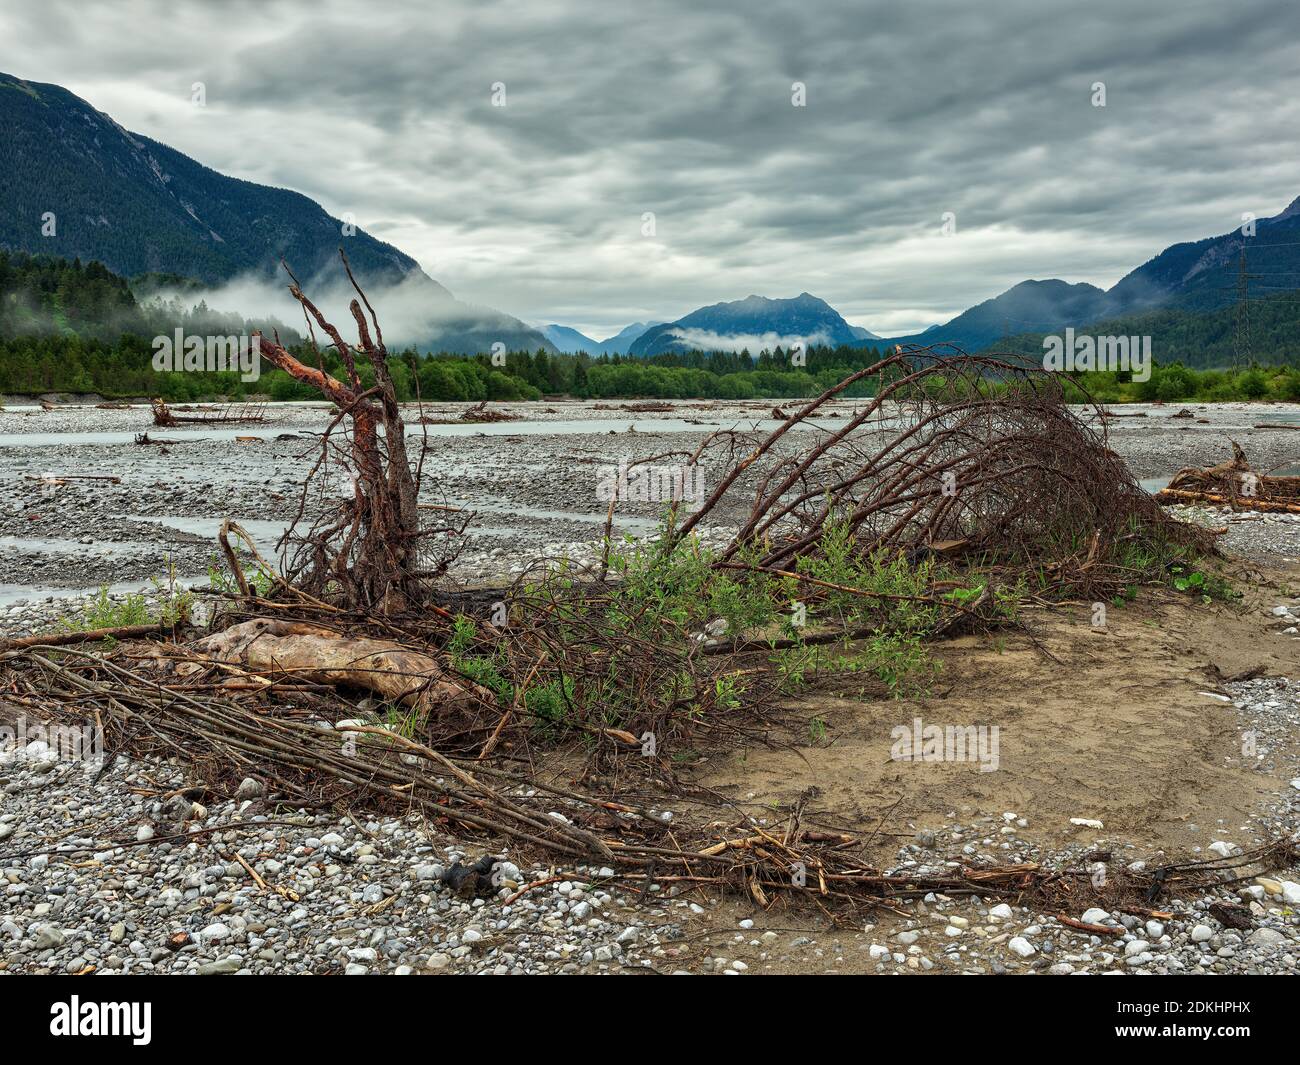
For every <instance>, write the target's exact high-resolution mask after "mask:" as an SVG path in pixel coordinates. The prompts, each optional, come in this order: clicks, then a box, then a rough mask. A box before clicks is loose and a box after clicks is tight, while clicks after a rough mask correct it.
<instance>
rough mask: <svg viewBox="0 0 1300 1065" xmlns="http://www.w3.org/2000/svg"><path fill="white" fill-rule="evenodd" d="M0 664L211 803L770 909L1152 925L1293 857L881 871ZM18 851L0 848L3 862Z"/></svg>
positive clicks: (503, 775) (798, 826) (284, 712)
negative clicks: (500, 853) (1031, 916)
mask: <svg viewBox="0 0 1300 1065" xmlns="http://www.w3.org/2000/svg"><path fill="white" fill-rule="evenodd" d="M3 661H4V664H5V665H6V667H7V668H8V669H9V670H10V673H11V678H12V679H11V683H10V685H9V689H8V690H7V692H6V694H5V696H4V698H3V699H0V706H2V705H3V703H5V702H14V703H17V704H18V705H27V704H30V703H33V702H39V703H40V704H41V705H43V706H45V707H48V708H50V711H51V713H52V714H53V715H54V716H56V717H66V718H69V719H77V720H82V719H84V718H85V716H86V715H90V716H92V717H93V718H94V719H95V720H97V721H98V722H99V723H100V725H101V727H102V728H103V730H104V733H105V742H106V744H107V747H108V749H109V750H110V751H117V750H120V749H123V748H130V749H131V750H132V751H133V752H135V753H156V754H159V755H163V756H171V755H179V756H181V757H183V758H184V759H185V760H186V762H187V763H189V764H190V765H191V767H192V769H193V771H195V772H197V773H199V774H201V779H203V780H204V781H205V782H206V786H207V787H208V788H209V789H210V790H214V791H216V792H217V793H219V794H220V793H222V792H229V793H233V791H234V789H235V788H236V787H237V785H238V782H239V781H240V780H241V779H242V778H243V777H244V776H247V775H253V776H256V777H257V778H258V779H259V780H262V781H264V782H266V784H267V786H268V789H269V791H270V793H271V794H272V795H273V796H274V797H275V798H276V800H277V801H281V802H289V803H294V804H299V805H311V806H315V805H320V804H322V803H325V804H337V805H341V806H349V805H353V804H356V803H358V802H364V803H367V804H369V805H372V806H378V807H380V808H386V809H389V810H392V811H399V810H410V809H418V810H422V811H424V812H425V813H426V814H427V815H428V816H430V817H431V818H432V819H434V820H435V821H437V822H438V823H439V824H441V825H443V826H444V827H446V828H448V829H450V830H452V831H455V832H457V833H458V834H461V835H467V836H474V837H478V838H480V839H483V840H484V841H485V842H487V843H489V845H490V846H491V849H492V850H494V851H495V850H497V849H498V845H499V844H502V843H505V844H510V845H514V846H518V847H523V848H527V849H530V850H533V851H539V852H541V853H545V854H549V855H550V856H551V857H552V859H553V860H554V861H556V862H557V863H568V864H580V863H583V862H588V861H599V862H601V863H602V864H609V865H611V866H613V867H614V868H615V873H614V876H615V877H616V878H618V879H622V880H625V881H629V882H631V883H633V884H636V883H643V884H644V883H649V882H651V881H653V882H655V883H659V884H675V883H681V884H693V885H699V886H705V885H714V886H716V887H719V888H730V889H732V890H735V891H738V892H743V893H745V894H747V895H748V896H749V897H750V898H752V899H753V900H754V901H755V902H756V903H757V904H758V905H760V906H762V907H764V908H769V907H771V906H773V905H775V904H777V903H778V902H779V901H780V900H782V899H789V900H798V899H807V900H811V901H815V902H817V903H818V904H819V905H821V906H822V907H823V908H827V907H834V908H835V910H839V911H844V910H847V911H850V912H851V911H853V910H855V909H857V908H860V907H867V908H870V907H876V906H884V907H892V906H895V905H896V904H897V903H899V902H902V901H906V900H909V899H916V898H920V897H922V896H924V895H926V894H928V893H929V892H942V893H944V894H947V895H951V896H960V895H979V896H981V897H985V898H989V897H1002V898H1013V899H1017V900H1020V901H1021V902H1022V903H1023V902H1025V901H1032V902H1034V903H1035V904H1037V905H1040V906H1043V907H1047V908H1051V909H1054V910H1059V911H1068V912H1078V910H1080V909H1082V908H1085V907H1086V906H1088V905H1094V904H1098V903H1100V904H1103V905H1105V906H1106V908H1108V909H1115V908H1117V909H1122V910H1127V911H1129V912H1132V913H1139V914H1148V915H1149V914H1153V913H1160V912H1165V911H1159V910H1153V909H1152V907H1154V906H1156V905H1157V904H1159V903H1161V902H1163V901H1165V900H1166V899H1167V898H1170V897H1173V896H1175V895H1181V896H1184V897H1185V896H1186V895H1187V894H1189V893H1190V892H1192V891H1197V890H1201V889H1206V888H1209V887H1212V886H1216V885H1230V884H1234V883H1239V882H1243V881H1245V880H1247V879H1249V878H1250V877H1252V876H1255V875H1258V874H1260V873H1262V872H1266V871H1269V870H1273V869H1277V868H1282V867H1285V866H1286V865H1288V864H1290V863H1292V862H1294V861H1295V860H1296V859H1297V858H1300V848H1298V847H1297V844H1296V841H1295V840H1294V839H1279V840H1275V841H1273V842H1271V843H1269V844H1267V845H1265V846H1261V847H1259V848H1256V849H1255V850H1253V851H1249V852H1246V853H1244V854H1241V855H1236V856H1233V857H1231V858H1214V859H1209V860H1205V861H1193V862H1186V863H1176V864H1165V865H1162V866H1160V867H1159V868H1153V869H1150V870H1145V871H1142V872H1134V871H1132V870H1131V869H1122V870H1116V871H1115V872H1114V873H1113V874H1112V875H1110V876H1108V877H1107V878H1105V880H1104V882H1103V886H1101V887H1098V886H1097V880H1096V878H1095V876H1094V873H1093V871H1092V870H1091V869H1086V868H1069V869H1065V870H1052V869H1048V868H1045V867H1042V866H1040V865H1037V864H1034V863H1023V864H1019V865H1012V866H980V865H976V864H972V865H968V866H964V867H961V868H954V869H953V870H951V871H948V872H944V873H940V874H914V873H906V872H903V873H893V874H891V873H887V872H884V871H882V870H881V869H880V868H878V867H877V866H876V865H875V864H874V863H873V861H872V860H871V858H870V856H869V855H868V854H867V853H866V851H867V847H868V846H869V845H870V844H871V843H872V842H873V841H874V840H875V838H876V836H877V834H878V832H879V829H880V827H881V823H883V819H884V817H885V816H887V814H882V817H881V819H880V821H881V823H877V824H876V825H875V826H874V827H872V826H865V825H864V826H863V828H862V831H860V832H846V831H845V830H844V829H843V828H842V827H837V828H830V827H828V826H824V825H823V824H821V823H820V822H819V819H818V816H817V815H816V814H815V812H813V811H811V810H810V809H809V808H808V799H809V797H808V796H805V797H803V798H801V799H800V801H799V802H797V803H795V804H794V806H793V807H792V808H790V809H789V810H788V811H787V813H786V817H785V820H784V824H781V823H778V819H775V818H770V815H771V813H772V811H770V810H767V811H766V813H768V815H769V821H768V822H766V823H759V822H757V821H755V820H754V819H753V818H752V817H748V816H746V815H745V814H744V813H743V812H742V811H740V810H738V809H729V810H723V811H722V812H723V813H724V814H725V815H727V816H725V817H724V819H722V820H720V819H719V818H718V816H717V814H718V812H719V810H718V809H717V808H716V807H715V808H713V809H711V810H708V811H707V812H706V814H707V820H705V821H702V822H699V823H694V822H692V821H691V820H689V819H688V818H681V819H674V821H673V822H672V824H671V826H670V825H669V824H667V823H665V822H664V821H663V820H662V819H660V818H658V817H656V816H655V815H654V814H653V813H652V812H650V811H647V810H645V809H644V808H642V807H640V806H639V805H637V804H635V803H633V802H629V801H627V800H626V799H623V798H622V797H620V796H617V795H600V794H596V793H591V792H587V793H584V792H579V791H573V790H566V789H561V788H557V787H555V786H552V785H548V784H546V783H544V782H541V781H539V780H535V779H531V778H530V777H529V776H527V775H526V774H525V773H523V772H520V771H518V770H515V769H513V768H498V767H495V766H492V765H490V764H488V763H484V762H480V761H473V760H468V759H464V758H451V757H448V756H446V755H444V754H442V753H440V752H439V751H437V750H434V749H433V748H431V747H429V746H428V745H426V744H422V743H420V742H418V741H416V740H413V739H411V738H409V737H407V736H405V735H403V734H401V733H399V732H394V731H391V730H389V729H387V728H385V727H382V726H358V725H355V724H351V723H348V724H344V725H341V726H339V727H338V728H329V727H328V726H322V724H321V723H320V722H319V721H317V720H313V719H307V718H305V717H304V716H303V715H302V714H301V713H298V712H295V711H293V710H292V709H291V707H289V706H288V705H270V706H268V705H265V704H264V702H263V703H254V702H252V701H251V700H248V699H240V698H237V697H236V696H235V693H227V692H224V691H217V692H216V693H214V692H213V690H212V687H211V685H209V684H207V683H205V678H206V675H207V672H208V671H209V670H211V669H213V668H215V667H213V666H212V664H211V663H203V662H201V661H195V660H192V659H186V658H185V657H184V656H183V654H182V657H181V661H190V662H191V663H192V664H195V665H200V666H203V667H204V668H202V669H200V670H197V671H195V672H193V673H191V674H189V675H188V676H185V677H179V676H177V677H173V678H171V679H168V680H160V679H159V678H158V677H157V676H152V675H146V674H144V673H142V672H140V671H139V669H138V668H137V667H136V666H135V665H134V664H125V663H127V662H131V661H132V660H131V659H130V658H128V657H126V656H125V655H124V653H123V651H122V650H121V649H119V650H117V651H114V652H112V653H110V654H107V655H93V654H90V653H87V652H83V651H79V650H73V651H68V650H66V649H60V648H56V647H39V646H38V647H27V648H21V649H16V650H13V651H9V652H6V653H5V654H4V656H3ZM164 838H165V837H164ZM122 845H126V846H135V845H139V843H138V841H134V840H132V841H124V842H123V844H122ZM103 847H104V844H103V843H102V842H97V843H95V844H94V845H93V849H102V848H103ZM54 853H58V854H61V855H64V856H66V855H70V854H73V853H76V850H75V848H69V849H66V850H63V851H57V850H56V851H55V852H54ZM22 856H23V855H22V853H18V854H13V853H4V854H0V860H11V859H15V858H19V857H22ZM828 912H834V911H828Z"/></svg>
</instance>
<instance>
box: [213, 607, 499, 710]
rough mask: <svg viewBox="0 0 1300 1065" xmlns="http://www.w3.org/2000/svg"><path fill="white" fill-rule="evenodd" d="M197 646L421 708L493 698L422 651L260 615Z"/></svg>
mask: <svg viewBox="0 0 1300 1065" xmlns="http://www.w3.org/2000/svg"><path fill="white" fill-rule="evenodd" d="M193 650H195V651H197V652H198V653H200V654H202V655H205V656H207V657H209V658H212V659H214V660H217V661H220V662H223V663H225V664H228V665H237V666H239V667H241V668H242V669H246V670H249V671H251V672H256V673H260V674H265V675H268V676H275V675H276V674H280V673H283V674H286V675H287V676H288V677H289V678H290V679H295V680H306V681H313V682H316V683H319V684H330V685H336V686H338V685H343V686H347V687H351V688H361V689H363V690H365V691H369V692H373V693H374V694H375V695H377V696H379V697H380V698H382V699H384V700H386V701H388V702H392V703H398V704H400V705H402V706H408V707H413V708H417V709H420V710H432V709H434V708H437V709H439V710H440V711H441V710H453V709H458V708H464V707H467V706H469V705H472V704H475V703H478V702H481V701H483V700H491V698H492V696H491V694H490V693H488V692H486V691H484V690H483V689H479V688H477V687H476V686H475V685H473V684H470V683H469V682H467V681H463V680H461V679H460V678H459V677H457V676H456V675H455V674H453V673H449V672H448V671H447V670H445V669H444V668H443V667H442V666H441V665H440V664H439V663H438V661H437V660H436V659H434V658H432V657H431V656H429V655H426V654H423V653H421V652H419V651H413V650H411V649H410V648H407V647H403V646H402V645H401V644H398V643H392V642H390V641H386V640H372V639H365V638H358V637H352V636H340V635H339V634H338V633H336V632H332V631H331V630H329V629H325V628H320V627H318V626H315V625H307V624H302V623H300V622H292V621H278V620H273V619H271V618H256V619H254V620H253V621H245V622H241V623H240V624H238V625H233V626H231V627H230V628H228V629H226V630H225V631H224V632H219V633H217V634H216V635H214V636H209V637H207V638H205V639H203V640H199V641H198V642H197V643H195V644H194V645H193Z"/></svg>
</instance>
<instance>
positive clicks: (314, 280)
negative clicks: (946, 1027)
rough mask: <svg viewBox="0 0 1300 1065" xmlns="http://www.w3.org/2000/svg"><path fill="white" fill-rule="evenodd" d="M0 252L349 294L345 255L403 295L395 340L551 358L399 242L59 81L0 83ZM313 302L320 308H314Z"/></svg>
mask: <svg viewBox="0 0 1300 1065" xmlns="http://www.w3.org/2000/svg"><path fill="white" fill-rule="evenodd" d="M0 158H3V159H4V165H3V167H2V168H0V192H2V195H3V202H4V206H5V209H4V210H3V211H0V248H5V249H7V250H10V251H23V252H28V253H31V254H41V253H44V254H48V255H57V256H61V257H63V258H66V259H74V258H81V259H85V260H96V261H98V262H101V263H103V264H104V265H105V266H107V267H108V268H109V269H110V270H112V271H114V272H115V273H117V274H120V275H123V276H126V277H128V278H135V277H138V276H140V275H144V274H153V275H158V274H161V275H180V276H181V277H185V278H194V279H196V280H198V281H200V282H203V283H206V284H211V285H217V284H220V283H223V282H231V281H235V280H241V281H247V280H250V279H253V280H258V281H265V282H273V283H275V284H277V285H279V284H283V283H284V281H285V274H284V272H283V270H282V268H281V260H283V261H284V262H285V263H286V264H287V265H288V266H290V267H291V268H292V269H293V271H294V273H295V274H296V275H297V277H298V278H299V279H300V280H301V281H302V283H303V285H304V286H305V287H306V288H307V290H308V291H309V292H313V293H316V294H317V295H319V294H320V293H322V292H325V291H329V290H332V289H334V290H342V288H343V284H344V283H345V281H344V279H343V277H342V271H341V268H340V265H339V261H338V250H339V248H340V246H342V247H344V248H345V249H346V251H347V254H348V259H349V261H350V263H351V264H352V268H353V270H354V272H355V273H356V275H357V279H358V280H359V281H360V282H361V284H362V285H363V286H365V287H366V288H367V289H368V290H370V294H371V295H372V296H374V295H377V294H378V293H379V292H381V291H383V292H385V293H389V294H395V298H396V299H398V300H399V301H400V303H401V305H402V307H403V308H404V309H408V310H409V311H410V312H411V313H409V314H406V315H404V319H409V320H407V321H405V322H404V325H403V329H402V331H403V332H404V333H406V334H407V335H405V336H396V335H393V334H391V333H390V337H389V339H390V340H393V341H398V342H408V343H416V344H418V345H420V346H422V347H431V348H433V349H434V350H438V349H442V350H447V351H468V352H474V351H484V350H489V349H490V348H491V346H492V344H493V343H497V342H500V343H502V344H505V345H506V347H507V348H508V349H512V350H513V349H519V348H523V349H537V348H542V349H545V350H551V351H553V350H554V348H553V347H552V346H551V344H550V342H549V341H547V340H546V338H545V337H543V336H542V335H541V334H540V333H538V332H537V331H536V330H534V329H530V328H529V327H528V326H526V325H525V324H524V323H523V322H521V321H519V320H518V319H516V318H512V317H511V316H509V315H506V314H502V313H501V312H500V311H495V310H492V309H491V308H487V307H477V306H474V305H472V304H467V303H462V302H461V301H459V300H457V299H455V298H454V297H453V296H452V294H451V293H450V292H448V291H447V289H446V288H444V287H443V286H442V285H440V284H438V282H436V281H434V280H433V279H432V278H430V277H429V276H428V275H427V274H425V273H424V271H423V270H421V269H420V265H419V263H417V262H416V261H415V260H414V259H412V258H411V257H410V256H409V255H406V254H404V253H403V252H401V251H399V250H398V249H397V248H395V247H393V246H392V245H391V244H387V243H385V242H383V241H381V240H377V239H376V238H375V237H373V236H371V235H370V234H368V233H366V232H365V231H364V230H362V229H360V228H358V227H355V226H351V225H348V224H346V223H345V222H344V221H343V220H341V219H338V218H335V217H333V216H331V215H330V214H329V213H327V212H326V211H325V209H324V208H322V207H321V206H320V204H318V203H316V202H315V201H313V200H311V199H308V198H307V197H306V196H303V195H301V194H300V193H297V192H291V191H289V190H287V189H277V188H271V187H269V186H266V185H258V184H255V183H253V182H251V181H241V180H239V179H238V178H231V177H227V176H225V175H224V174H220V173H218V172H217V171H215V170H212V169H210V168H208V167H206V166H203V165H202V164H201V163H198V162H196V161H195V160H193V159H191V158H189V157H188V156H186V155H183V154H181V153H180V152H178V151H175V150H174V149H172V148H169V147H167V145H165V144H160V143H159V142H158V141H155V140H151V139H150V138H148V137H146V136H143V135H141V134H138V133H132V132H130V131H128V130H126V129H124V128H123V127H122V126H120V125H119V124H118V123H116V122H115V121H113V119H112V118H110V117H109V116H108V115H106V114H103V113H102V112H100V111H97V110H95V109H94V108H93V107H92V106H91V105H90V104H88V103H87V102H86V101H85V100H83V99H81V98H80V97H78V96H75V95H73V94H72V93H71V92H69V91H68V90H66V89H64V88H61V87H60V86H58V85H47V84H43V83H40V82H28V81H22V80H21V79H19V78H15V77H13V76H12V75H9V74H3V73H0ZM318 302H319V301H318Z"/></svg>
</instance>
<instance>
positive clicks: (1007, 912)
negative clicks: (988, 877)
mask: <svg viewBox="0 0 1300 1065" xmlns="http://www.w3.org/2000/svg"><path fill="white" fill-rule="evenodd" d="M989 916H990V917H992V918H993V919H994V920H995V921H1009V920H1011V907H1010V906H1008V905H1007V904H1006V903H1005V902H999V903H998V904H997V905H996V906H994V907H993V908H992V909H991V910H989Z"/></svg>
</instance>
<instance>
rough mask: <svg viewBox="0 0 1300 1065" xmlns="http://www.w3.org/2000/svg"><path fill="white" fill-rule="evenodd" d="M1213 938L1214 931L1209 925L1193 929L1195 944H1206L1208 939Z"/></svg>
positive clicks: (1199, 925) (1200, 925) (1201, 925)
mask: <svg viewBox="0 0 1300 1065" xmlns="http://www.w3.org/2000/svg"><path fill="white" fill-rule="evenodd" d="M1213 936H1214V929H1213V928H1211V927H1210V926H1209V925H1208V924H1198V925H1197V926H1196V927H1195V928H1193V929H1192V942H1193V943H1204V942H1205V941H1206V940H1207V939H1211V938H1213Z"/></svg>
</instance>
